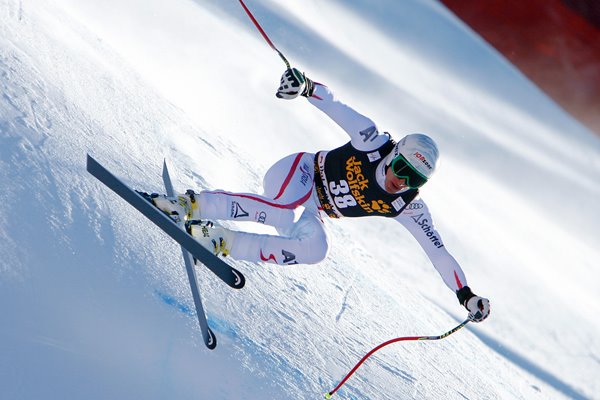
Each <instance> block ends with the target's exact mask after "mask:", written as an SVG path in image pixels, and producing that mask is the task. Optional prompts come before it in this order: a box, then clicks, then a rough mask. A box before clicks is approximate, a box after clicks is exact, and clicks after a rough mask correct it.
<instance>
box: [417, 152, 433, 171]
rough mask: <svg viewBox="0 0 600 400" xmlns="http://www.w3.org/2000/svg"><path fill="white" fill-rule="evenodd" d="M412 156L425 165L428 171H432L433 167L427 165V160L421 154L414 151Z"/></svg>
mask: <svg viewBox="0 0 600 400" xmlns="http://www.w3.org/2000/svg"><path fill="white" fill-rule="evenodd" d="M413 156H415V157H417V159H419V160H421V162H422V163H423V164H425V166H426V167H427V168H429V169H433V167H432V166H431V164H429V162H428V161H427V159H426V158H425V156H424V155H423V154H421V153H419V152H418V151H415V153H414V154H413Z"/></svg>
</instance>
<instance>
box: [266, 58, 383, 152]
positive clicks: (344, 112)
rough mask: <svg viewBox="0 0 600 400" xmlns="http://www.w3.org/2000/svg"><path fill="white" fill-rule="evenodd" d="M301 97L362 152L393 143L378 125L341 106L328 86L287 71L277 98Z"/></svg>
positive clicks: (350, 108)
mask: <svg viewBox="0 0 600 400" xmlns="http://www.w3.org/2000/svg"><path fill="white" fill-rule="evenodd" d="M299 96H304V97H307V98H308V101H310V103H311V104H312V105H314V106H315V107H317V108H318V109H319V110H321V111H323V112H324V113H325V114H326V115H327V116H328V117H329V118H331V119H332V120H333V121H334V122H335V123H336V124H338V125H339V126H340V127H341V128H342V129H343V130H344V131H345V132H346V133H347V134H348V135H349V136H350V140H351V141H352V145H353V146H354V147H355V148H356V149H358V150H362V151H370V150H373V149H376V148H378V147H380V146H381V145H383V143H385V142H386V141H388V140H389V136H388V135H387V134H381V133H379V130H378V129H377V126H376V125H375V122H373V121H372V120H371V119H370V118H368V117H365V116H364V115H362V114H361V113H359V112H358V111H356V110H354V109H353V108H352V107H350V106H348V105H347V104H345V103H343V102H341V101H340V100H339V99H338V98H337V97H336V96H335V95H334V94H333V92H332V91H331V90H330V89H329V88H328V87H327V86H325V85H322V84H320V83H317V82H313V81H312V80H310V79H309V78H307V77H306V76H305V75H304V74H303V73H301V72H300V71H298V70H297V69H295V68H292V69H289V70H286V71H285V72H284V73H283V76H282V77H281V84H280V86H279V89H278V90H277V97H279V98H282V99H295V98H297V97H299Z"/></svg>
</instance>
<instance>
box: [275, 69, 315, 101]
mask: <svg viewBox="0 0 600 400" xmlns="http://www.w3.org/2000/svg"><path fill="white" fill-rule="evenodd" d="M314 91H315V85H314V83H313V81H311V80H310V79H308V78H307V77H306V75H304V73H302V72H300V71H298V70H297V69H296V68H290V69H288V70H286V71H285V72H284V73H283V75H281V84H280V85H279V89H277V93H276V94H275V96H277V97H278V98H280V99H286V100H291V99H295V98H296V97H298V96H304V97H310V96H312V94H313V92H314Z"/></svg>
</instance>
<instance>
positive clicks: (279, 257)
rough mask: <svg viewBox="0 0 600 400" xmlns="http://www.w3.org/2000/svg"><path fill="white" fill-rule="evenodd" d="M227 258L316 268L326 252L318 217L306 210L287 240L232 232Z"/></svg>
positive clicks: (325, 243) (321, 225) (324, 238)
mask: <svg viewBox="0 0 600 400" xmlns="http://www.w3.org/2000/svg"><path fill="white" fill-rule="evenodd" d="M232 234H233V236H232V243H233V246H232V247H231V251H230V254H231V256H232V257H233V258H235V259H238V260H247V261H254V262H257V261H264V262H270V263H275V264H315V263H318V262H320V261H322V260H323V259H324V258H325V257H326V256H327V252H328V249H329V241H328V238H327V234H326V231H325V226H324V225H323V222H322V220H321V218H320V216H319V215H318V214H316V213H314V212H313V211H311V210H308V209H306V210H305V211H304V212H303V213H302V216H301V217H300V219H299V220H298V221H297V222H296V223H295V224H293V225H292V226H291V227H290V229H289V236H275V235H263V234H255V233H247V232H232Z"/></svg>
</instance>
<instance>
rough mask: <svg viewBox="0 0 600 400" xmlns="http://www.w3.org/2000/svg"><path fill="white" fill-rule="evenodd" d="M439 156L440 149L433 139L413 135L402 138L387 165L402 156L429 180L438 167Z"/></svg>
mask: <svg viewBox="0 0 600 400" xmlns="http://www.w3.org/2000/svg"><path fill="white" fill-rule="evenodd" d="M439 155H440V153H439V150H438V147H437V145H436V144H435V142H434V141H433V139H432V138H430V137H429V136H427V135H423V134H421V133H413V134H410V135H407V136H405V137H404V138H402V139H401V140H400V141H399V142H398V143H397V144H396V146H394V149H393V150H392V152H391V154H390V155H389V156H388V159H387V165H390V164H392V162H393V161H394V160H395V159H396V158H400V156H402V157H403V158H404V159H405V160H406V161H408V163H409V164H410V165H411V166H412V167H414V169H416V170H417V171H418V172H419V173H420V174H422V175H423V176H424V177H425V178H427V179H429V178H430V177H431V175H433V173H434V171H435V168H436V167H437V165H438V160H439Z"/></svg>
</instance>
